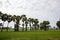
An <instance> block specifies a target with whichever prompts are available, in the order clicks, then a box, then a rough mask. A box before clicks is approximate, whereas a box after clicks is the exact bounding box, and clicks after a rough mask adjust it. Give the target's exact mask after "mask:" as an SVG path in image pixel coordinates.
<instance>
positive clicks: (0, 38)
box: [0, 31, 60, 40]
mask: <svg viewBox="0 0 60 40" xmlns="http://www.w3.org/2000/svg"><path fill="white" fill-rule="evenodd" d="M0 40H60V31H35V32H0Z"/></svg>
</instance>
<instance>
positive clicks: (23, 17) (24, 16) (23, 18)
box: [21, 15, 27, 31]
mask: <svg viewBox="0 0 60 40" xmlns="http://www.w3.org/2000/svg"><path fill="white" fill-rule="evenodd" d="M21 18H22V22H23V24H22V26H23V28H22V31H24V24H25V21H26V19H27V17H26V15H22V16H21Z"/></svg>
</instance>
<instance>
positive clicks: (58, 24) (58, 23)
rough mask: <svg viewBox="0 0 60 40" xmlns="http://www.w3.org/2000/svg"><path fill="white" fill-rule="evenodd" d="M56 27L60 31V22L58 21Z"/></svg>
mask: <svg viewBox="0 0 60 40" xmlns="http://www.w3.org/2000/svg"><path fill="white" fill-rule="evenodd" d="M56 25H57V27H58V28H59V29H60V21H57V23H56Z"/></svg>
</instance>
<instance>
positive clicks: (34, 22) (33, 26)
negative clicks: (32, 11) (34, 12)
mask: <svg viewBox="0 0 60 40" xmlns="http://www.w3.org/2000/svg"><path fill="white" fill-rule="evenodd" d="M0 19H1V20H2V21H3V24H4V22H5V21H8V25H9V23H10V22H11V21H13V22H15V24H14V31H19V28H20V26H19V25H20V24H21V23H20V21H21V20H22V22H23V24H22V31H27V30H28V24H29V30H30V31H32V30H33V31H34V30H48V29H49V27H51V26H50V25H49V24H50V22H49V21H43V22H41V23H39V20H38V19H34V18H27V17H26V15H21V16H16V15H13V16H12V15H8V14H3V13H2V12H0ZM3 24H1V23H0V26H2V27H1V28H0V29H1V32H2V31H3V29H4V27H3ZM8 25H7V27H5V29H7V31H8V29H9V27H8ZM56 25H57V27H58V28H59V29H60V21H57V22H56ZM24 26H25V27H24Z"/></svg>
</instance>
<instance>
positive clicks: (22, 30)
mask: <svg viewBox="0 0 60 40" xmlns="http://www.w3.org/2000/svg"><path fill="white" fill-rule="evenodd" d="M22 26H23V27H22V31H24V22H23V24H22Z"/></svg>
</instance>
